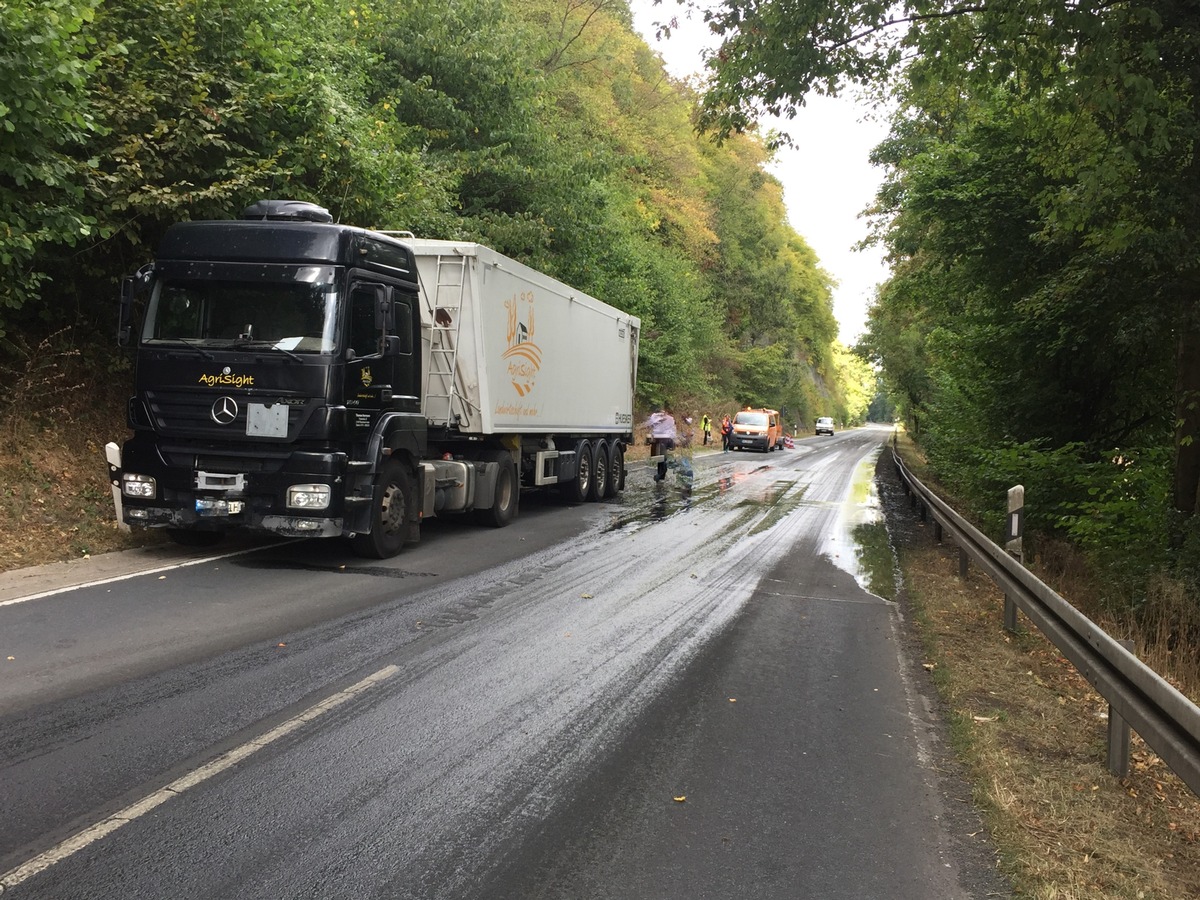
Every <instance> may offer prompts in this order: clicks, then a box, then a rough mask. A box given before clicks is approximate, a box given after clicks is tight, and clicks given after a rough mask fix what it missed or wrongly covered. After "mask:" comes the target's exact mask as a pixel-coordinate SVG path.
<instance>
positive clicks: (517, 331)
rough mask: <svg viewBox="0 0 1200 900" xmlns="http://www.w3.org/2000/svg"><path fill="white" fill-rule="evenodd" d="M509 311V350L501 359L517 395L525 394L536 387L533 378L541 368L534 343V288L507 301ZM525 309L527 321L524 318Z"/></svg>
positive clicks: (539, 356) (538, 351) (539, 353)
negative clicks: (506, 366)
mask: <svg viewBox="0 0 1200 900" xmlns="http://www.w3.org/2000/svg"><path fill="white" fill-rule="evenodd" d="M504 308H505V309H506V310H508V349H507V350H505V351H504V355H503V356H502V357H501V359H504V360H507V361H508V377H509V378H511V379H512V386H513V387H514V388H516V391H517V396H519V397H524V396H525V395H526V394H528V393H529V392H530V391H532V390H533V384H534V381H535V380H536V379H537V374H538V372H539V371H540V370H541V368H542V351H541V348H540V347H538V345H537V344H535V343H534V342H533V291H522V292H521V294H520V296H519V298H518V296H517V295H515V294H514V295H513V296H512V297H510V298H509V299H507V300H505V301H504ZM522 308H523V309H524V312H525V317H524V318H525V321H521V315H520V313H521V311H522Z"/></svg>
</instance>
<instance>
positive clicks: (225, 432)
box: [114, 201, 426, 555]
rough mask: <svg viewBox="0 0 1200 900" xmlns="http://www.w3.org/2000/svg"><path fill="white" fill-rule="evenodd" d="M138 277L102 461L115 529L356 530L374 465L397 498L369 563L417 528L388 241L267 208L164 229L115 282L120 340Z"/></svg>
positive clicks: (405, 300) (409, 420)
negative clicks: (117, 451) (128, 365)
mask: <svg viewBox="0 0 1200 900" xmlns="http://www.w3.org/2000/svg"><path fill="white" fill-rule="evenodd" d="M139 286H140V287H141V288H143V292H144V295H145V298H146V301H145V307H144V312H143V315H142V316H141V321H140V327H138V328H137V333H136V345H137V356H136V368H135V391H134V396H133V397H132V398H131V399H130V401H129V404H128V415H127V419H128V425H129V427H130V429H131V430H132V432H133V435H132V437H131V438H130V439H129V440H128V441H126V442H125V445H124V448H123V450H122V452H121V455H120V464H119V466H117V467H115V468H114V478H115V480H116V482H117V486H118V487H119V488H120V494H121V501H122V506H123V518H124V520H125V522H126V523H128V524H131V525H140V526H148V527H155V526H161V527H166V528H168V529H169V530H170V532H171V534H172V536H173V537H175V538H176V539H177V540H180V542H182V543H189V544H203V543H206V542H209V541H212V540H216V539H217V538H219V537H220V535H221V533H222V532H224V531H225V530H227V529H229V528H235V527H248V528H253V529H258V530H265V531H271V532H274V533H277V534H281V535H288V536H333V535H343V534H349V535H362V534H369V533H370V532H371V531H372V530H376V531H378V530H379V529H378V528H375V529H373V525H376V524H377V523H375V522H373V521H372V513H373V506H374V503H373V501H374V500H375V495H376V493H377V492H378V491H379V490H380V486H379V485H378V484H377V481H378V477H377V476H378V475H379V473H380V470H381V468H383V463H384V461H386V462H387V463H388V465H387V468H388V469H389V470H390V472H391V474H390V477H392V478H395V479H399V481H401V482H403V483H404V484H405V485H406V486H407V488H408V490H407V494H408V496H407V497H405V498H404V499H403V500H402V501H401V502H400V503H399V505H398V506H396V507H395V508H393V509H391V510H390V511H389V510H385V512H384V515H385V516H388V517H390V521H389V522H388V525H387V528H388V529H390V531H389V533H388V534H386V535H383V536H380V535H377V536H376V538H377V540H376V542H377V543H379V542H382V546H379V547H376V548H375V552H371V553H370V554H369V555H379V554H380V553H387V552H389V551H390V552H394V551H395V550H396V549H398V548H399V545H400V544H401V543H403V542H404V541H405V540H407V539H409V538H410V537H413V536H415V534H414V533H413V529H412V527H411V526H413V525H415V523H416V520H417V509H416V506H415V504H414V503H413V502H412V496H413V491H412V486H413V485H414V484H415V483H416V480H417V476H418V468H417V461H418V460H419V459H420V458H421V456H422V455H423V454H424V450H425V443H426V423H425V419H424V417H423V416H422V415H421V409H420V388H419V386H420V375H421V373H420V367H421V357H420V353H419V352H418V348H417V341H418V340H419V335H420V316H419V310H418V306H417V301H418V286H417V280H416V274H415V266H414V263H413V260H412V255H411V253H410V252H409V250H408V249H407V248H406V247H405V246H404V245H403V244H402V243H401V242H399V241H396V240H392V239H390V238H388V237H386V236H384V235H379V234H375V233H371V232H367V231H364V230H363V229H358V228H352V227H349V226H340V225H334V224H332V222H331V217H329V215H328V213H326V212H325V211H324V210H322V209H321V208H320V207H315V206H313V205H311V204H287V205H284V206H283V207H282V208H281V206H280V205H279V201H264V202H262V203H259V204H255V205H254V206H252V207H250V208H249V209H248V210H247V211H246V213H245V214H244V220H242V221H233V222H183V223H178V224H175V225H172V226H171V227H170V228H169V229H168V230H167V232H166V234H165V235H164V237H163V239H162V242H161V244H160V246H159V248H158V254H157V257H156V259H155V261H154V263H153V264H152V265H151V266H149V267H148V268H146V269H144V270H143V271H142V272H141V273H139V276H138V277H137V278H136V279H135V280H133V281H132V282H131V283H130V284H129V285H128V287H127V289H126V290H125V291H124V294H123V311H124V315H123V320H122V324H121V329H120V333H121V336H122V337H123V338H125V339H126V340H129V339H130V338H132V337H133V327H132V324H131V318H132V317H131V315H130V314H131V312H132V302H133V296H134V294H135V290H134V289H135V288H136V287H139ZM383 490H385V491H386V490H387V489H386V488H383ZM392 493H393V494H396V491H395V490H393V491H392ZM396 496H397V497H398V494H396ZM368 549H369V548H368Z"/></svg>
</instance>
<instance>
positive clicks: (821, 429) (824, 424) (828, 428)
mask: <svg viewBox="0 0 1200 900" xmlns="http://www.w3.org/2000/svg"><path fill="white" fill-rule="evenodd" d="M816 431H817V434H827V435H829V436H830V437H833V419H831V418H830V417H829V416H821V418H819V419H817V429H816Z"/></svg>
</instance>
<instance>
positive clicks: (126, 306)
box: [117, 263, 154, 347]
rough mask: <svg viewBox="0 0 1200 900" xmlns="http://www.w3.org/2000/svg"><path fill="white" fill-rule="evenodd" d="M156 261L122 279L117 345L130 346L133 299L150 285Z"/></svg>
mask: <svg viewBox="0 0 1200 900" xmlns="http://www.w3.org/2000/svg"><path fill="white" fill-rule="evenodd" d="M153 276H154V263H146V265H144V266H142V267H141V268H140V269H138V270H137V272H136V273H135V274H133V275H126V276H125V277H124V278H122V279H121V308H120V311H119V312H118V314H117V346H118V347H128V346H129V343H130V339H131V338H132V336H133V301H134V299H135V298H136V297H137V295H138V294H139V293H140V292H142V291H144V290H146V288H147V287H149V286H150V280H151V278H152V277H153Z"/></svg>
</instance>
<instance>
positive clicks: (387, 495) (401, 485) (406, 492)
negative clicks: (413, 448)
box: [351, 458, 413, 559]
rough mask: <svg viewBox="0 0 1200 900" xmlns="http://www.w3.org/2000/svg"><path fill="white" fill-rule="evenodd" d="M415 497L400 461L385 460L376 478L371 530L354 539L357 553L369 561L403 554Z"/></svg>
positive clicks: (357, 535) (352, 543)
mask: <svg viewBox="0 0 1200 900" xmlns="http://www.w3.org/2000/svg"><path fill="white" fill-rule="evenodd" d="M412 495H413V493H412V479H411V478H410V477H409V474H408V470H407V469H405V468H404V466H403V464H401V462H400V461H399V460H397V459H391V458H388V459H387V460H385V461H384V463H383V465H382V466H380V468H379V474H378V475H376V476H375V496H374V499H373V500H372V501H371V530H370V531H369V532H368V533H366V534H356V535H355V536H354V537H353V539H352V540H351V546H352V547H353V548H354V552H355V553H357V554H358V555H359V556H365V557H367V558H368V559H387V558H388V557H389V556H395V555H396V554H397V553H399V552H400V548H402V547H403V546H404V539H405V536H406V535H407V533H408V522H407V518H408V517H407V511H408V502H409V498H410V497H412Z"/></svg>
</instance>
